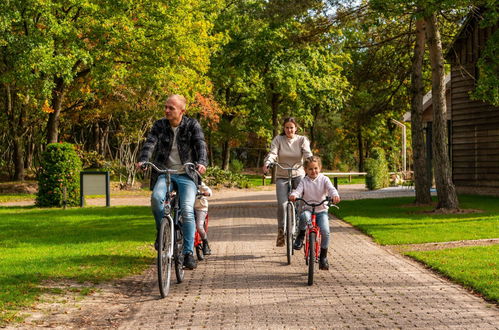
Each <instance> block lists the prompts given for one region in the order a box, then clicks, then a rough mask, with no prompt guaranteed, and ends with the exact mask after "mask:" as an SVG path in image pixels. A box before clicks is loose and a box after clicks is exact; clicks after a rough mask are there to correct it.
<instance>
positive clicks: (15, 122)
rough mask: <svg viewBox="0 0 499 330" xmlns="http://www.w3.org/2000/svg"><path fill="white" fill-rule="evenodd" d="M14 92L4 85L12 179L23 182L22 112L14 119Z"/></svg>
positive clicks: (7, 85)
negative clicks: (10, 147)
mask: <svg viewBox="0 0 499 330" xmlns="http://www.w3.org/2000/svg"><path fill="white" fill-rule="evenodd" d="M15 94H16V93H15V91H12V89H11V87H10V85H9V84H6V85H5V102H6V110H7V118H8V122H9V130H10V134H11V139H12V144H13V150H12V161H13V163H14V174H13V176H12V179H13V180H15V181H23V180H24V143H23V141H22V135H23V134H24V111H20V113H19V118H17V119H16V115H15V111H16V110H15V108H16V105H15V104H14V98H13V96H14V97H16V96H15Z"/></svg>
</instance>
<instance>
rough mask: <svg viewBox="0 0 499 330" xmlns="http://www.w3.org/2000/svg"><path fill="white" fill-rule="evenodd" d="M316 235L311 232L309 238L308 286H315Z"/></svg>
mask: <svg viewBox="0 0 499 330" xmlns="http://www.w3.org/2000/svg"><path fill="white" fill-rule="evenodd" d="M315 235H316V234H315V232H313V231H311V232H310V235H309V237H308V260H307V261H308V285H312V284H314V267H315V239H316V237H315Z"/></svg>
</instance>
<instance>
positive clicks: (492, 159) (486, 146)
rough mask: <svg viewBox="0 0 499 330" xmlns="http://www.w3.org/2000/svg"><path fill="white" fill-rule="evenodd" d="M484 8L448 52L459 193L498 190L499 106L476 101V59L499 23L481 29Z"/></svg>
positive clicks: (449, 103) (452, 142) (468, 21)
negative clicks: (471, 96) (472, 95)
mask: <svg viewBox="0 0 499 330" xmlns="http://www.w3.org/2000/svg"><path fill="white" fill-rule="evenodd" d="M481 19H482V10H477V11H476V12H473V13H471V14H470V15H469V16H468V18H467V19H466V21H465V22H464V24H463V26H462V29H461V31H460V32H459V34H458V35H457V37H456V38H455V40H454V42H453V44H452V45H451V47H450V48H449V50H448V51H447V54H446V59H447V61H448V62H449V63H450V65H451V73H450V87H449V88H450V91H449V97H448V98H447V106H448V111H449V113H450V125H449V128H450V132H449V137H450V141H449V144H450V158H451V162H452V178H453V181H454V184H455V185H456V188H457V189H458V191H459V192H469V193H479V194H480V193H483V194H487V193H493V194H497V193H499V108H498V107H495V106H493V105H490V104H487V103H484V102H480V101H473V100H471V98H470V92H472V91H473V90H474V88H475V85H476V81H477V79H478V74H479V72H478V68H477V61H478V59H479V57H480V54H481V52H482V51H483V49H484V47H485V44H486V42H487V39H488V38H489V37H490V36H491V35H492V33H494V32H495V31H496V30H497V28H498V26H497V25H496V26H495V27H487V28H481V27H480V26H479V23H480V21H481Z"/></svg>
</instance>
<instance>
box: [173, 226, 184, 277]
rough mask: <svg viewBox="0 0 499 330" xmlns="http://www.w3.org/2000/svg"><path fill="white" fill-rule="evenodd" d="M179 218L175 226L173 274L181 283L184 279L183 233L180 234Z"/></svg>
mask: <svg viewBox="0 0 499 330" xmlns="http://www.w3.org/2000/svg"><path fill="white" fill-rule="evenodd" d="M180 220H181V219H179V225H178V227H176V228H175V246H174V254H175V258H174V260H175V275H176V277H177V283H182V281H183V280H184V255H183V254H182V251H183V250H184V235H183V234H182V229H181V228H180V227H181V223H182V222H181V221H180Z"/></svg>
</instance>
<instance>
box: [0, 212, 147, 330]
mask: <svg viewBox="0 0 499 330" xmlns="http://www.w3.org/2000/svg"><path fill="white" fill-rule="evenodd" d="M0 225H1V227H2V230H1V231H0V242H2V244H0V255H1V256H2V258H0V274H1V276H0V287H1V288H2V289H1V290H0V327H2V325H4V323H5V322H9V321H11V320H12V319H14V318H15V316H16V315H17V316H20V315H19V314H18V313H19V311H20V310H22V309H23V308H25V307H27V306H31V305H32V304H34V303H35V302H36V301H37V299H38V297H39V296H40V295H41V294H43V293H44V292H46V290H50V289H47V288H44V287H43V284H42V283H43V281H58V282H59V281H70V282H74V283H75V285H76V287H80V286H79V285H78V283H79V284H80V285H81V290H82V291H81V292H84V291H86V290H88V285H89V284H88V283H99V282H102V281H108V280H112V279H117V278H121V277H124V276H127V275H132V274H140V273H141V272H142V271H144V270H145V269H146V268H148V267H150V265H151V264H152V263H153V261H154V254H153V251H154V250H153V248H152V246H151V239H152V237H153V235H154V220H153V219H152V216H151V211H150V208H149V207H111V208H102V207H99V208H91V207H90V208H85V209H81V208H70V209H66V210H64V211H63V210H60V209H38V208H19V207H17V208H5V207H4V208H0ZM83 282H86V283H85V284H83ZM90 285H92V284H90ZM72 287H74V286H72ZM65 290H66V289H64V288H62V289H61V292H62V293H63V294H64V293H65V292H64V291H65Z"/></svg>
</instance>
